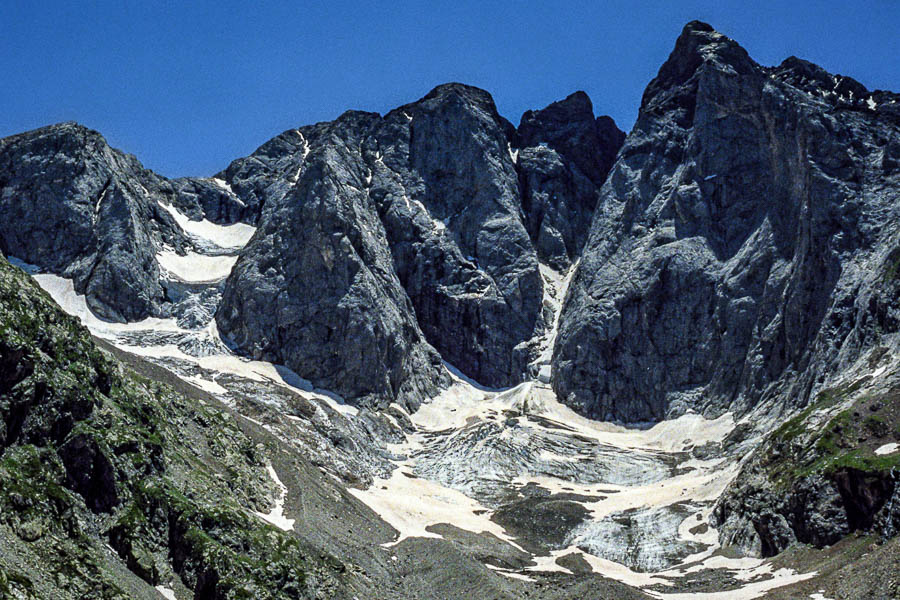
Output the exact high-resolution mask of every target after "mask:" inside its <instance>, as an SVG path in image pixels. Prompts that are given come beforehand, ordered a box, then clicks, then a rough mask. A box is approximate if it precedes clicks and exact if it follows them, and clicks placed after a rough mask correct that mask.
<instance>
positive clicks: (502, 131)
mask: <svg viewBox="0 0 900 600" xmlns="http://www.w3.org/2000/svg"><path fill="white" fill-rule="evenodd" d="M898 224H900V95H898V94H894V93H892V92H888V91H881V90H876V91H870V90H868V89H867V88H866V87H865V86H863V85H862V84H861V83H859V82H857V81H855V80H854V79H852V78H850V77H847V76H842V75H833V74H831V73H828V72H826V71H825V70H824V69H822V68H820V67H818V66H816V65H814V64H812V63H809V62H807V61H804V60H802V59H799V58H796V57H790V58H787V59H786V60H785V61H783V62H782V63H781V64H780V65H778V66H775V67H766V66H762V65H760V64H758V63H757V62H755V61H754V60H753V59H752V58H751V57H750V56H749V55H748V54H747V52H746V51H745V50H744V49H743V48H742V47H741V46H740V45H738V44H737V43H736V42H735V41H734V40H731V39H729V38H728V37H726V36H724V35H722V34H721V33H718V32H717V31H715V30H714V29H713V28H712V27H711V26H709V25H707V24H705V23H701V22H697V21H694V22H691V23H689V24H687V25H686V26H685V28H684V30H683V31H682V33H681V35H680V36H679V38H678V39H677V40H676V42H675V47H674V49H673V51H672V53H671V55H670V56H669V58H668V60H667V61H666V62H665V63H664V64H663V65H662V66H661V67H660V69H659V72H658V74H657V76H656V77H655V78H654V79H653V80H652V81H651V82H650V83H649V84H648V86H647V88H646V90H645V92H644V95H643V97H642V99H641V105H640V110H639V113H638V118H637V121H636V123H635V125H634V127H633V128H632V130H631V131H630V132H629V133H628V134H627V135H626V134H625V133H624V132H623V131H621V130H620V129H619V128H618V127H617V125H616V124H615V122H614V121H613V120H612V119H611V118H610V117H606V116H600V117H597V116H595V107H594V105H593V104H592V101H591V99H590V98H588V96H587V95H586V94H585V93H583V92H575V93H572V94H571V95H569V96H568V97H566V98H564V99H562V100H559V101H558V102H554V103H553V104H550V105H549V106H547V107H545V108H543V109H540V110H531V111H527V112H526V113H525V114H523V115H522V116H521V118H520V120H519V124H518V126H516V125H514V124H513V123H511V122H510V121H508V120H507V119H505V118H504V117H502V116H501V115H500V114H499V113H498V111H497V108H496V106H495V104H494V101H493V99H492V98H491V96H490V94H489V93H488V92H486V91H484V90H481V89H478V88H475V87H471V86H467V85H463V84H460V83H449V84H445V85H441V86H438V87H437V88H435V89H433V90H432V91H430V92H429V93H428V94H426V95H425V96H424V97H423V98H421V99H419V100H417V101H415V102H411V103H409V104H406V105H404V106H401V107H399V108H396V109H394V110H392V111H390V112H388V113H387V114H385V115H380V114H377V113H369V112H361V111H347V112H345V113H343V114H342V115H340V116H339V117H338V118H337V119H335V120H334V121H330V122H323V123H317V124H314V125H307V126H301V127H298V128H296V129H291V130H288V131H285V132H284V133H282V134H280V135H278V136H276V137H274V138H273V139H271V140H269V141H267V142H266V143H264V144H263V145H262V146H260V147H259V148H258V149H257V150H256V151H255V152H253V153H252V154H251V155H249V156H247V157H244V158H238V159H236V160H234V161H233V162H232V163H231V164H230V165H228V166H227V167H226V168H224V169H223V170H222V171H220V172H219V173H216V174H214V175H212V176H211V177H208V178H195V177H188V178H180V179H167V178H165V177H163V176H161V175H158V174H156V173H154V172H152V171H150V170H148V169H145V168H144V167H143V166H142V165H141V163H140V162H139V161H138V159H137V158H135V157H134V156H131V155H128V154H125V153H124V152H122V151H119V150H117V149H114V148H111V147H110V146H109V145H108V144H107V143H106V141H105V140H104V138H103V137H102V135H101V134H100V133H98V132H96V131H92V130H90V129H88V128H86V127H83V126H81V125H79V124H77V123H61V124H57V125H50V126H48V127H44V128H41V129H37V130H34V131H29V132H25V133H21V134H18V135H14V136H11V137H7V138H4V139H0V251H2V254H3V255H4V256H5V257H6V259H0V507H2V510H0V595H2V596H4V597H10V598H17V599H19V598H28V599H31V598H66V599H67V598H122V599H125V598H148V599H150V598H160V597H164V598H169V599H171V598H176V599H178V600H187V599H191V598H193V599H196V600H207V599H215V600H224V599H229V600H231V599H238V598H273V599H274V598H332V597H333V598H348V599H350V598H521V597H529V598H547V599H549V598H571V597H579V598H670V599H672V600H675V599H677V598H688V597H690V598H697V599H700V600H703V599H707V600H715V599H718V598H757V597H766V598H810V597H813V598H832V599H835V598H895V597H897V594H900V578H898V577H897V575H896V573H897V572H898V566H900V552H898V543H900V542H898V541H897V538H896V537H895V536H896V534H897V532H898V528H900V484H898V481H900V472H898V470H897V467H900V447H898V442H900V368H898V366H900V334H898V331H900V227H898Z"/></svg>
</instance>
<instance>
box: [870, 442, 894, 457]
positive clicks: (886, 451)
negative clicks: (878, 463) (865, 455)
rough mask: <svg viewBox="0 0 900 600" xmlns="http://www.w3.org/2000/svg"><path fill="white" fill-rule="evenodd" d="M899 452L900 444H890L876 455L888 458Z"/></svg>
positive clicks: (876, 452)
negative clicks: (887, 456) (889, 455)
mask: <svg viewBox="0 0 900 600" xmlns="http://www.w3.org/2000/svg"><path fill="white" fill-rule="evenodd" d="M898 450H900V444H897V442H891V443H890V444H885V445H884V446H882V447H880V448H879V449H878V450H876V451H875V454H877V455H878V456H886V455H888V454H894V453H895V452H897V451H898Z"/></svg>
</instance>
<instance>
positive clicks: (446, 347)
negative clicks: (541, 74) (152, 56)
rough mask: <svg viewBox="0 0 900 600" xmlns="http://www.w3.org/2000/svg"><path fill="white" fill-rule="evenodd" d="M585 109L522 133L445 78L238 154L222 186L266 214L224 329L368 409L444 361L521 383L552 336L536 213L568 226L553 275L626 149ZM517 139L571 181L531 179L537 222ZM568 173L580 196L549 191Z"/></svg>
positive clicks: (430, 381)
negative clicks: (419, 91) (420, 93)
mask: <svg viewBox="0 0 900 600" xmlns="http://www.w3.org/2000/svg"><path fill="white" fill-rule="evenodd" d="M573 98H574V100H571V99H570V100H567V101H564V102H563V103H562V108H559V107H557V106H556V105H553V106H551V107H549V108H548V109H546V110H545V111H542V112H540V113H536V116H535V115H532V116H529V117H528V119H527V123H528V125H526V126H525V127H524V131H525V132H526V135H524V137H523V136H519V135H518V134H517V133H516V131H515V128H514V127H513V126H512V125H511V124H510V123H509V122H508V121H506V120H505V119H503V118H502V117H501V116H500V115H499V114H498V113H497V109H496V107H495V106H494V102H493V99H492V98H491V97H490V95H489V94H488V93H487V92H485V91H483V90H479V89H477V88H473V87H469V86H465V85H461V84H447V85H443V86H439V87H437V88H435V89H434V90H433V91H432V92H430V93H429V94H428V95H426V96H425V97H424V98H422V99H421V100H419V101H417V102H413V103H411V104H407V105H405V106H402V107H400V108H397V109H396V110H393V111H391V112H390V113H388V114H387V115H384V116H383V117H382V116H380V115H377V114H373V113H360V112H348V113H345V114H344V115H342V116H341V117H340V118H338V119H337V120H335V121H333V122H330V123H320V124H318V125H313V126H308V127H301V128H300V129H296V130H291V131H287V132H285V133H283V134H281V135H280V136H278V137H276V138H274V139H273V140H270V141H269V142H267V143H266V144H264V145H263V146H261V147H260V148H259V149H258V150H257V151H256V152H254V153H253V154H252V155H251V156H249V157H247V158H244V159H239V160H237V161H235V162H234V163H232V165H230V166H229V167H228V169H226V170H225V171H223V173H221V174H220V175H219V177H221V178H222V180H223V182H224V183H225V184H226V185H228V186H230V189H231V190H233V191H234V192H235V193H236V194H237V195H238V196H240V197H241V198H242V199H243V201H244V202H245V203H246V205H247V206H248V207H254V206H256V207H259V214H260V216H259V227H260V234H259V235H258V236H257V238H256V239H255V241H254V242H252V243H251V244H250V245H248V246H247V247H246V248H245V250H244V251H243V253H242V255H241V258H240V260H239V261H238V263H237V266H236V268H235V270H234V272H233V274H232V277H230V278H229V280H228V282H227V285H226V290H225V295H224V299H223V303H222V306H221V307H220V309H219V312H218V316H217V322H218V325H219V328H220V330H221V331H222V332H224V333H225V334H227V335H228V336H230V337H231V339H232V340H233V341H234V342H235V343H236V344H237V345H238V347H240V348H242V349H243V350H244V351H246V352H248V353H249V354H250V355H251V356H254V357H257V358H264V359H266V360H272V361H275V362H283V363H285V364H286V365H287V366H289V367H290V368H292V369H294V370H295V371H297V372H298V373H300V374H301V375H303V376H304V377H307V378H309V379H310V380H312V381H313V382H314V383H315V384H316V385H319V386H322V387H327V388H328V389H332V390H335V391H337V392H338V393H341V394H343V395H345V396H346V397H348V398H350V399H362V398H367V400H362V402H363V403H373V402H374V403H375V404H378V403H384V402H389V401H391V400H395V399H402V400H403V402H406V401H410V402H413V405H416V403H417V402H419V401H421V396H422V394H423V393H431V392H433V391H434V390H435V389H436V386H439V385H441V384H442V382H444V381H446V379H445V375H443V368H442V367H441V365H440V364H439V361H438V360H437V357H438V354H436V353H435V352H434V350H437V353H439V355H440V358H442V359H443V360H445V361H447V362H448V363H450V364H452V365H453V366H455V367H456V368H458V369H459V370H460V371H461V372H462V373H464V374H465V375H468V376H469V377H472V378H473V379H475V380H476V381H478V382H480V383H482V384H484V385H488V386H492V387H501V386H508V385H512V384H514V383H517V382H519V381H521V380H522V378H523V377H524V376H525V372H526V370H527V365H528V362H529V360H530V358H532V354H533V352H534V350H535V348H534V345H535V344H534V339H535V336H537V335H539V334H540V333H541V332H542V331H543V329H544V327H545V326H546V323H545V321H544V319H543V314H542V280H541V276H540V273H539V271H538V258H539V256H540V257H541V258H545V259H546V258H547V257H550V256H551V254H547V253H540V252H536V251H535V249H534V246H533V244H532V239H535V240H537V239H538V237H533V238H530V237H529V230H528V227H526V220H527V219H531V218H532V217H534V218H533V219H532V220H534V222H535V223H537V229H535V234H536V235H537V234H539V231H540V223H541V222H542V220H543V222H546V223H547V227H550V224H552V223H556V226H555V227H556V228H555V229H554V231H555V232H557V233H559V232H562V233H561V234H559V235H557V234H553V235H557V237H559V239H561V240H563V245H564V246H565V249H564V251H563V252H562V254H561V255H558V256H557V258H558V259H559V260H558V261H557V263H555V264H557V265H558V266H560V267H562V266H564V265H566V264H568V261H569V260H571V257H572V256H574V255H575V254H576V253H577V251H578V248H579V244H580V238H579V236H581V237H583V233H584V231H586V225H584V224H583V223H584V222H585V220H586V219H589V218H590V214H591V211H592V210H593V204H592V203H593V202H595V201H596V187H597V184H596V183H595V182H594V180H597V181H599V180H601V179H602V177H603V176H604V175H605V173H604V171H603V169H604V168H608V166H605V165H606V164H607V162H608V155H609V154H610V153H611V152H612V153H614V152H615V149H614V148H613V147H614V146H615V140H616V136H615V135H614V132H615V131H618V130H616V129H615V126H614V125H612V124H611V123H610V122H609V121H608V119H607V120H600V121H596V120H595V119H594V116H593V113H592V109H591V105H590V100H588V99H587V97H586V96H585V95H584V94H578V95H575V96H573ZM569 104H573V106H572V107H569ZM545 113H546V114H545ZM529 114H531V113H529ZM519 137H522V139H525V140H528V143H532V142H535V140H537V138H538V137H542V138H543V137H546V138H547V139H548V140H551V141H552V143H553V144H554V146H556V147H558V148H559V152H561V153H563V154H561V155H560V156H565V158H564V159H560V160H564V161H565V167H564V168H565V169H566V173H567V174H566V175H550V176H547V177H545V178H544V179H542V180H541V181H540V182H538V183H535V184H533V185H534V186H537V187H540V186H544V187H541V190H543V191H536V192H535V194H544V196H542V198H543V200H540V202H544V203H545V204H546V206H543V205H542V207H540V208H535V210H533V211H531V212H530V215H531V216H529V217H528V218H523V212H522V204H523V202H524V200H523V196H522V192H521V190H520V180H521V179H522V177H523V175H522V174H523V173H530V175H527V177H531V178H532V179H534V180H535V181H537V179H535V178H540V176H539V175H538V174H536V172H534V170H529V169H530V167H526V168H525V169H524V170H522V169H520V170H519V172H517V170H516V165H515V164H514V157H515V153H514V151H513V150H512V147H513V145H514V144H515V143H517V142H516V140H517V139H518V138H519ZM532 150H533V149H527V151H529V152H530V151H532ZM523 151H524V150H523ZM552 152H554V153H555V152H556V150H552ZM596 152H600V156H599V158H598V157H595V156H594V154H595V153H596ZM604 161H606V162H604ZM577 165H582V166H581V167H579V166H577ZM581 168H584V169H585V170H586V171H587V172H589V173H590V177H592V178H594V179H589V178H588V176H587V175H583V174H581V171H580V169H581ZM570 172H571V173H574V174H568V173H570ZM573 177H575V178H579V179H578V185H582V186H583V189H581V191H580V192H577V193H580V194H581V195H580V196H577V197H576V196H573V195H571V194H568V195H566V196H565V197H564V198H560V199H559V201H558V202H557V200H555V199H554V200H548V199H547V198H546V197H545V196H546V194H545V192H546V189H547V187H546V186H548V185H550V186H552V185H559V186H567V185H570V186H571V185H575V184H572V178H573ZM547 180H550V182H549V183H547ZM573 193H576V192H573ZM577 193H576V195H577ZM592 193H593V194H594V195H592ZM532 196H534V194H532ZM535 197H536V196H535ZM529 202H531V200H529ZM537 203H538V200H535V201H534V202H532V204H534V205H535V206H536V205H537ZM548 203H549V204H548ZM538 212H540V214H537V213H538ZM551 213H552V216H548V217H547V218H545V217H544V214H548V215H550V214H551ZM535 215H536V216H535ZM564 222H565V223H564ZM579 222H580V223H582V224H581V225H579ZM545 230H547V228H546V227H545ZM579 231H580V233H579ZM342 240H343V241H342ZM553 256H556V255H553ZM286 257H292V260H286ZM298 257H300V260H297V258H298ZM363 280H365V281H366V282H367V283H365V284H363V283H362V281H363ZM398 282H399V287H398V285H397V283H398ZM321 289H326V290H327V291H324V292H320V290H321ZM324 307H328V310H323V308H324ZM357 319H358V320H359V323H358V326H357V325H352V323H353V322H354V320H357ZM385 373H387V374H388V375H384V374H385ZM378 374H381V375H378ZM401 390H407V391H408V393H407V392H406V391H403V392H401ZM415 398H418V399H415Z"/></svg>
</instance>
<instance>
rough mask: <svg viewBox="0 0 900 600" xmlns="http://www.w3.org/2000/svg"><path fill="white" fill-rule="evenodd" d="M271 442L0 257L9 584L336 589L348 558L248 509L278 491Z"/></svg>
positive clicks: (72, 590)
mask: <svg viewBox="0 0 900 600" xmlns="http://www.w3.org/2000/svg"><path fill="white" fill-rule="evenodd" d="M264 451H265V449H264V448H262V447H258V446H256V445H254V444H253V443H252V442H251V441H250V439H249V438H247V437H246V436H245V435H244V434H243V433H242V432H241V431H240V429H239V428H238V427H237V424H236V423H235V421H234V418H233V417H232V416H231V415H230V414H228V413H227V412H225V411H224V410H222V409H221V408H217V407H216V406H214V405H213V404H212V403H210V402H204V401H203V400H202V399H201V398H190V397H186V396H184V395H182V394H178V393H175V392H174V391H173V390H172V389H170V388H168V387H166V386H163V385H160V384H158V383H156V382H154V381H151V380H149V379H146V378H144V377H141V376H139V375H137V374H135V373H133V372H131V371H129V370H127V369H125V368H124V367H122V366H121V365H120V364H118V363H117V362H116V361H115V360H113V359H111V358H110V357H108V356H107V355H106V354H104V353H103V352H102V351H101V350H99V349H98V348H97V346H96V345H95V344H94V342H93V340H92V339H91V337H90V335H89V333H88V332H87V330H86V329H85V328H84V327H82V326H81V325H80V323H79V322H78V321H77V319H74V318H72V317H69V316H67V315H65V314H64V313H63V312H62V311H61V310H59V308H58V307H57V306H56V305H55V304H54V303H53V302H52V300H51V299H50V298H49V296H47V295H46V294H45V293H44V292H43V291H42V290H40V289H39V288H38V287H37V286H36V285H35V284H34V283H33V282H32V281H31V280H30V278H28V277H27V276H26V275H25V274H24V273H22V272H21V271H19V270H18V269H16V268H14V267H12V266H10V265H9V264H8V263H7V262H6V260H5V259H2V258H0V595H2V596H3V597H11V598H16V597H20V598H45V597H54V598H81V597H92V598H121V599H123V600H124V599H126V598H133V597H136V596H135V594H137V593H139V590H140V589H141V585H142V584H141V582H140V581H139V580H138V578H140V580H143V582H145V583H146V584H150V585H151V586H152V585H158V584H160V583H166V582H169V581H180V582H181V584H183V585H184V586H185V587H186V588H188V589H189V590H191V591H193V592H195V593H196V594H198V597H203V598H215V599H239V598H260V599H266V598H271V599H276V598H300V597H309V596H312V595H314V594H319V595H328V593H329V591H330V590H333V589H336V587H337V586H338V584H339V581H338V577H339V572H340V568H341V567H340V564H338V562H337V561H336V560H334V559H330V558H328V557H322V556H320V555H319V553H315V558H311V556H312V552H311V551H310V550H308V549H306V548H304V547H303V546H302V544H301V542H300V541H299V540H298V539H297V538H296V537H294V536H292V535H290V534H288V533H286V532H283V531H281V530H279V529H277V528H274V527H272V526H271V525H268V524H266V523H264V522H263V521H261V520H260V519H258V518H257V517H255V516H254V515H252V514H251V513H250V511H251V510H260V511H264V512H267V506H268V505H269V500H267V498H271V496H272V495H273V493H274V489H273V485H272V483H271V481H269V479H268V477H267V475H266V472H265V468H264V467H265V458H264ZM123 563H124V565H125V566H127V569H125V568H124V567H123ZM146 589H149V588H146ZM153 594H155V592H153ZM151 597H152V596H151Z"/></svg>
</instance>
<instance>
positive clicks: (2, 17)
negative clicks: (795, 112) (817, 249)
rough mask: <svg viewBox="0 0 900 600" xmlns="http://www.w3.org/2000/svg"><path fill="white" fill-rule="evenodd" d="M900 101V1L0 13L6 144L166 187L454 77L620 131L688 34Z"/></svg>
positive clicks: (2, 6)
mask: <svg viewBox="0 0 900 600" xmlns="http://www.w3.org/2000/svg"><path fill="white" fill-rule="evenodd" d="M691 19H700V20H703V21H706V22H708V23H710V24H711V25H713V26H714V27H716V28H717V29H718V30H719V31H721V32H722V33H724V34H726V35H728V36H729V37H732V38H734V39H736V40H737V41H738V42H739V43H741V44H742V45H743V46H744V47H745V48H747V50H748V51H749V52H750V55H751V56H753V58H755V59H756V60H757V61H759V62H761V63H763V64H777V63H780V62H781V60H783V59H784V58H786V57H787V56H790V55H792V54H793V55H796V56H799V57H801V58H805V59H807V60H811V61H813V62H815V63H818V64H820V65H821V66H823V67H824V68H826V69H828V70H829V71H832V72H835V73H840V74H844V75H850V76H852V77H854V78H856V79H858V80H859V81H860V82H862V83H863V84H864V85H865V86H867V87H868V88H870V89H877V88H881V89H891V90H894V91H900V1H898V0H868V1H866V0H857V1H855V2H846V1H837V0H834V1H799V0H796V1H777V2H766V1H764V0H762V1H760V0H757V1H747V0H741V1H731V0H719V1H704V2H700V1H697V0H686V1H682V0H651V1H640V0H632V1H622V2H618V1H616V2H599V1H595V2H583V3H582V2H564V1H558V2H528V1H507V2H478V1H472V0H454V1H449V2H443V1H433V2H401V1H390V0H388V1H385V2H374V1H360V2H344V1H340V0H332V1H326V2H287V1H285V2H254V1H247V0H240V1H232V0H218V1H216V2H164V1H161V0H158V1H157V0H149V1H147V0H145V1H143V2H136V1H132V0H118V1H97V2H87V1H85V2H75V1H61V0H43V1H41V2H34V1H33V0H32V1H29V2H22V1H19V0H3V1H2V2H0V74H2V75H0V77H2V83H0V87H2V93H0V136H5V135H9V134H12V133H17V132H19V131H24V130H27V129H32V128H35V127H39V126H41V125H46V124H50V123H55V122H58V121H65V120H76V121H79V122H81V123H84V124H85V125H87V126H89V127H92V128H94V129H97V130H99V131H100V132H101V133H103V134H104V135H105V136H106V138H107V139H108V140H109V142H110V143H111V144H112V145H113V146H116V147H118V148H121V149H123V150H125V151H127V152H131V153H133V154H135V155H137V156H138V158H139V159H141V161H142V162H143V163H144V164H145V165H146V166H148V167H150V168H152V169H154V170H156V171H158V172H159V173H161V174H163V175H167V176H179V175H210V174H212V173H214V172H216V171H218V170H220V169H222V168H224V167H225V166H226V165H227V164H228V163H229V162H230V161H231V160H232V159H234V158H236V157H238V156H244V155H246V154H248V153H250V152H252V151H253V150H254V149H255V148H256V147H257V146H259V145H260V144H261V143H263V142H264V141H265V140H267V139H268V138H270V137H272V136H273V135H276V134H278V133H280V132H281V131H283V130H285V129H288V128H291V127H296V126H298V125H303V124H306V123H312V122H316V121H322V120H329V119H333V118H334V117H336V116H337V115H339V114H340V113H341V112H343V111H344V110H346V109H348V108H358V109H363V110H372V111H377V112H382V113H383V112H386V111H387V110H389V109H391V108H393V107H395V106H398V105H400V104H403V103H405V102H409V101H412V100H415V99H418V98H420V97H421V96H423V95H424V94H425V93H427V92H428V91H429V90H430V89H431V88H432V87H434V86H435V85H437V84H440V83H444V82H447V81H461V82H464V83H469V84H472V85H477V86H479V87H483V88H485V89H487V90H488V91H490V92H491V93H492V94H493V96H494V99H495V100H496V102H497V106H498V108H499V110H500V112H501V114H503V115H504V116H505V117H506V118H508V119H509V120H511V121H512V122H513V123H515V124H518V122H519V118H520V116H521V114H522V112H523V111H525V110H527V109H529V108H540V107H543V106H545V105H546V104H548V103H550V102H552V101H554V100H558V99H560V98H563V97H565V96H566V95H568V94H569V93H571V92H572V91H575V90H577V89H583V90H585V91H586V92H587V93H588V94H589V95H590V96H591V98H592V100H593V102H594V110H595V112H596V113H597V114H609V115H611V116H612V117H613V118H615V120H616V121H617V122H618V123H619V126H620V127H622V128H623V129H625V130H626V131H627V130H628V129H630V128H631V126H632V124H633V122H634V119H635V117H636V115H637V109H638V105H639V103H640V98H641V94H642V92H643V90H644V87H645V86H646V85H647V83H648V82H649V81H650V79H651V78H652V77H653V76H654V75H655V74H656V72H657V70H658V69H659V66H660V64H662V62H663V61H664V60H665V59H666V57H667V56H668V54H669V52H670V51H671V49H672V46H673V44H674V42H675V38H676V37H677V36H678V33H679V32H680V31H681V28H682V27H683V25H684V24H685V23H686V22H688V21H690V20H691Z"/></svg>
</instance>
